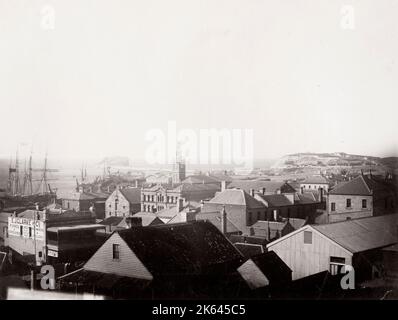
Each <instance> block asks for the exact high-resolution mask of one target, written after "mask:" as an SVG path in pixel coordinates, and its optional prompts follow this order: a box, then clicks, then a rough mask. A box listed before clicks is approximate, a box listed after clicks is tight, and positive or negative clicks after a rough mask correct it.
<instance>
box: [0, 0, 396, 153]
mask: <svg viewBox="0 0 398 320" xmlns="http://www.w3.org/2000/svg"><path fill="white" fill-rule="evenodd" d="M347 4H348V5H352V8H353V9H354V11H353V14H354V16H352V15H351V14H350V15H349V18H350V17H354V19H355V20H354V22H353V24H352V19H351V20H349V22H348V25H349V27H348V29H347V27H344V26H347V24H344V23H346V22H347V21H346V20H344V19H347V14H346V11H344V10H345V9H343V8H344V7H343V5H347ZM52 10H53V11H52ZM52 12H53V13H54V20H53V22H54V24H51V21H52V19H51V17H52ZM342 19H343V20H342ZM342 21H343V22H342ZM52 26H53V27H54V28H52ZM352 26H353V27H354V28H353V29H350V27H352ZM397 57H398V2H397V1H395V0H392V1H389V0H381V1H374V0H373V1H364V0H361V1H349V2H346V1H329V0H325V1H319V0H312V1H301V0H294V1H293V0H292V1H287V0H285V1H276V0H275V1H259V0H249V1H247V0H241V1H236V0H225V1H221V0H216V1H214V0H209V1H203V0H201V1H199V0H197V1H187V0H181V1H174V0H168V1H161V0H159V1H131V0H130V1H127V0H126V1H110V0H108V1H99V0H95V1H88V0H86V1H70V0H68V1H50V0H49V1H33V0H25V1H20V0H14V1H10V0H0V106H1V107H0V108H1V115H2V123H1V131H2V135H3V138H2V139H1V140H0V154H1V155H9V154H10V153H14V152H15V149H16V145H17V144H18V143H19V142H26V143H32V142H33V145H34V150H35V151H36V152H40V150H41V151H42V150H44V148H45V147H47V148H48V152H49V154H51V155H52V156H60V157H64V156H65V157H67V156H84V157H85V156H105V155H128V156H131V157H133V158H142V157H143V156H144V153H145V150H146V148H147V144H148V142H146V141H145V134H146V132H148V130H150V129H151V128H160V129H163V130H166V128H167V121H174V120H175V121H176V122H177V126H178V127H179V128H191V129H194V130H198V129H201V128H202V129H203V128H204V129H206V128H242V129H245V128H249V129H253V130H254V151H255V157H258V158H259V157H265V158H273V157H277V156H280V155H283V154H286V153H293V152H305V151H313V152H333V151H345V152H348V153H356V154H370V155H375V156H388V155H392V154H395V153H397V151H398V147H397V137H398V125H397V120H398V117H397V116H398V110H397V107H398V90H397V89H398V87H397V86H398V61H397V60H396V59H397Z"/></svg>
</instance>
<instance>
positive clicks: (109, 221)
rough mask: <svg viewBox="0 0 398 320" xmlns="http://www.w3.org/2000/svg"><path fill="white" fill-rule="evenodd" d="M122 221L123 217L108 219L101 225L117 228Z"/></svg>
mask: <svg viewBox="0 0 398 320" xmlns="http://www.w3.org/2000/svg"><path fill="white" fill-rule="evenodd" d="M122 220H123V217H108V218H106V219H104V220H102V221H101V222H100V224H102V225H104V226H117V225H118V224H119V223H120V222H121V221H122Z"/></svg>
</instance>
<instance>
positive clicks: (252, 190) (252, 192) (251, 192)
mask: <svg viewBox="0 0 398 320" xmlns="http://www.w3.org/2000/svg"><path fill="white" fill-rule="evenodd" d="M250 195H251V196H252V197H254V189H250Z"/></svg>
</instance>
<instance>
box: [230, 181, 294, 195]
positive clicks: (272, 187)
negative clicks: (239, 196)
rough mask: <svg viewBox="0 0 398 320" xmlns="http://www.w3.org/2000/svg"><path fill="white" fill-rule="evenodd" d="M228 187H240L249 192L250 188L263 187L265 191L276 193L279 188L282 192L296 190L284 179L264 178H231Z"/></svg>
mask: <svg viewBox="0 0 398 320" xmlns="http://www.w3.org/2000/svg"><path fill="white" fill-rule="evenodd" d="M228 187H229V188H240V189H243V190H245V191H246V192H250V189H253V190H255V191H262V189H263V188H265V192H267V193H276V192H277V191H278V190H280V191H281V192H282V193H294V192H296V190H295V189H294V188H293V187H292V186H291V185H289V184H288V183H287V182H284V181H266V180H233V181H232V182H231V183H230V184H229V186H228Z"/></svg>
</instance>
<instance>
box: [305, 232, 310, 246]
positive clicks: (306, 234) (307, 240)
mask: <svg viewBox="0 0 398 320" xmlns="http://www.w3.org/2000/svg"><path fill="white" fill-rule="evenodd" d="M304 243H306V244H312V232H311V231H304Z"/></svg>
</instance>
